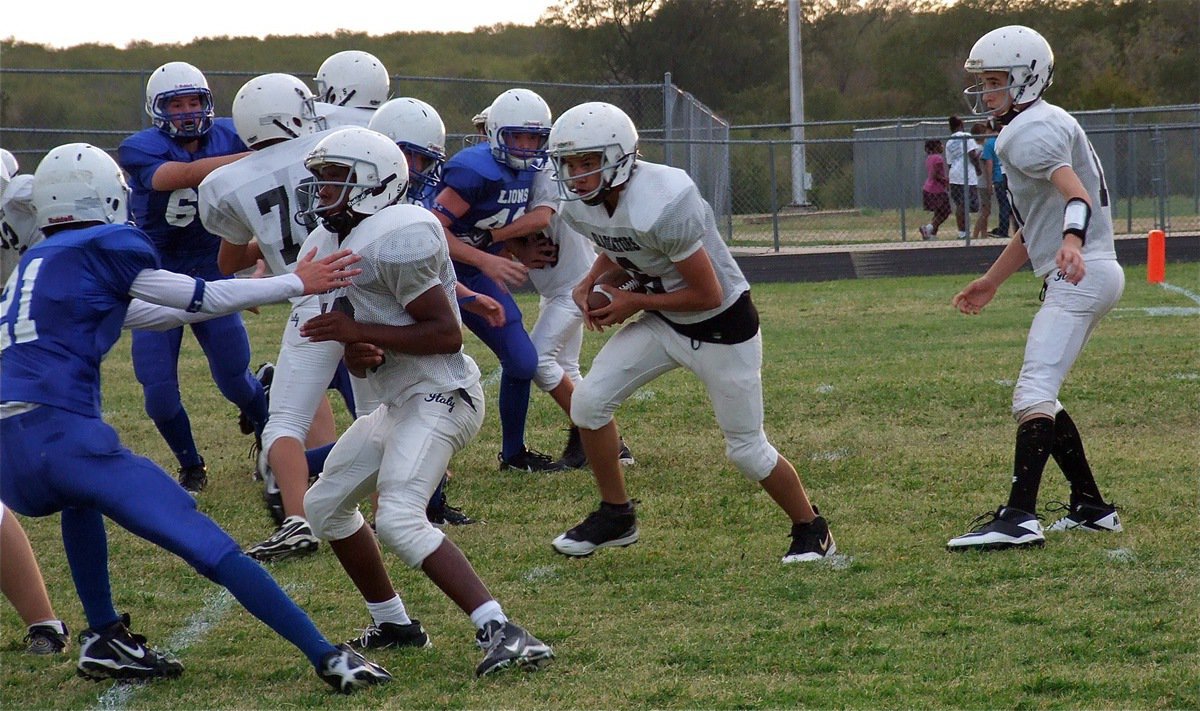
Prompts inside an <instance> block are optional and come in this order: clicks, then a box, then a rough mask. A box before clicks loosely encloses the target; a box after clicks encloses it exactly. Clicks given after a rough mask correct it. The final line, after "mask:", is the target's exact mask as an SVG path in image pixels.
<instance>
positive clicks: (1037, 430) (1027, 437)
mask: <svg viewBox="0 0 1200 711" xmlns="http://www.w3.org/2000/svg"><path fill="white" fill-rule="evenodd" d="M1053 448H1054V420H1052V419H1050V418H1048V417H1035V418H1033V419H1032V420H1026V421H1025V422H1022V423H1021V424H1020V425H1018V426H1017V451H1016V454H1015V455H1014V457H1013V480H1012V490H1011V491H1010V492H1009V494H1008V505H1009V506H1010V507H1011V508H1014V509H1021V510H1022V511H1026V512H1028V513H1033V512H1034V509H1035V508H1036V507H1037V495H1038V487H1039V486H1041V483H1042V471H1043V470H1044V469H1045V468H1046V462H1047V461H1049V459H1050V451H1051V450H1052V449H1053Z"/></svg>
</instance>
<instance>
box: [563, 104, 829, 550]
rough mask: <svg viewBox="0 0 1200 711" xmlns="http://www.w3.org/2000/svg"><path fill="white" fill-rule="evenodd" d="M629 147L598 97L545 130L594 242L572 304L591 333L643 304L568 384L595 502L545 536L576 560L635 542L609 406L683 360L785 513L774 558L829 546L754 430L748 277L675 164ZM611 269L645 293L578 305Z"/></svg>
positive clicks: (728, 439) (567, 212)
mask: <svg viewBox="0 0 1200 711" xmlns="http://www.w3.org/2000/svg"><path fill="white" fill-rule="evenodd" d="M637 144H638V135H637V129H636V128H634V125H633V122H632V121H631V120H630V119H629V116H627V115H626V114H625V112H624V111H622V110H621V109H619V108H617V107H616V106H613V105H612V104H606V103H601V102H591V103H585V104H580V105H579V106H576V107H574V108H572V109H571V110H569V111H567V112H566V113H564V114H563V115H562V116H560V117H559V118H558V121H556V122H555V123H554V128H553V130H551V132H550V142H549V146H548V150H549V152H550V157H551V159H552V161H553V162H554V166H555V168H556V170H557V172H558V179H559V180H560V181H561V182H560V184H561V185H562V186H563V189H562V190H561V193H562V197H563V203H562V206H561V213H560V214H561V215H562V217H563V219H564V220H565V221H566V222H567V224H568V225H570V226H571V227H572V228H574V229H575V230H577V231H579V232H581V233H583V234H586V235H589V236H590V237H591V239H592V241H593V242H595V244H596V246H597V247H599V248H600V254H599V256H597V258H596V261H595V263H594V264H593V265H592V268H591V270H590V271H589V272H588V273H587V275H586V276H585V277H584V278H583V280H582V281H580V282H579V284H578V285H577V286H576V287H575V290H574V298H575V303H576V304H578V305H579V307H580V309H581V310H583V312H584V316H585V320H586V323H587V325H588V326H589V327H590V328H595V329H597V330H602V329H604V328H606V327H609V326H614V325H616V324H618V323H621V322H623V321H625V320H626V319H628V318H629V317H631V316H633V315H634V314H636V313H638V312H639V311H641V312H643V313H642V315H641V316H640V317H638V319H637V320H636V321H634V322H633V323H630V324H627V325H625V326H624V327H622V328H621V330H620V331H618V332H617V333H615V334H614V335H613V336H612V337H611V338H610V339H609V340H608V342H607V343H605V344H604V346H603V347H602V348H601V349H600V352H599V353H598V354H597V355H596V358H595V360H593V361H592V367H591V369H590V370H589V371H588V374H587V375H586V376H585V377H584V378H583V380H582V381H580V383H579V385H578V386H577V387H576V389H575V394H574V396H573V397H572V400H571V420H572V421H573V422H574V423H575V424H576V425H577V426H578V427H579V429H580V433H581V434H582V439H583V449H584V451H585V453H586V454H587V458H588V461H589V462H590V463H591V466H592V473H593V475H594V476H595V478H596V483H597V485H598V487H599V489H600V507H599V508H598V509H597V510H596V511H594V512H592V513H591V514H589V515H588V516H587V518H585V519H584V520H583V521H582V522H581V523H580V524H579V525H577V526H575V527H574V528H571V529H570V530H568V531H567V532H566V533H563V534H562V535H560V536H559V537H558V538H556V539H554V543H553V546H554V549H555V550H556V551H558V552H559V553H562V554H564V555H569V556H586V555H590V554H591V553H592V552H594V551H595V550H596V549H597V548H604V547H608V546H627V545H629V544H631V543H634V542H636V541H637V540H638V529H637V517H636V514H635V512H634V507H633V502H632V501H630V499H629V495H628V493H627V492H626V490H625V478H624V475H623V473H622V471H621V466H620V462H619V461H618V454H617V452H618V439H617V432H616V426H615V425H614V423H613V419H612V418H613V413H614V412H615V411H616V409H617V407H618V406H619V405H620V404H621V402H623V401H624V400H625V398H627V397H629V395H631V394H632V393H633V392H634V391H635V390H636V389H637V388H639V387H640V386H642V385H644V384H646V383H648V382H650V381H651V380H653V379H655V378H657V377H658V376H660V375H662V374H663V373H666V372H667V371H669V370H672V369H674V368H678V367H683V368H687V369H688V370H690V371H692V372H693V373H695V374H696V376H697V377H698V378H700V380H701V381H702V382H703V383H704V385H705V387H706V388H707V390H708V393H709V399H710V401H711V402H712V404H713V411H714V412H715V414H716V417H717V423H718V424H719V425H720V427H721V431H722V433H723V434H724V435H725V454H726V456H727V457H729V459H730V460H731V461H732V462H733V464H734V466H735V467H737V469H738V471H740V472H741V473H742V474H743V475H744V476H746V477H747V478H748V479H750V480H752V481H756V482H758V483H759V484H760V485H761V486H762V487H763V489H765V490H766V491H767V493H768V494H769V495H770V496H771V498H772V499H774V500H775V502H776V503H777V504H778V505H779V506H780V508H782V509H783V510H784V512H785V513H786V514H787V515H788V518H790V519H791V536H792V543H791V546H790V547H789V549H788V551H787V553H786V554H785V555H784V557H783V562H785V563H792V562H799V561H812V560H820V559H822V558H824V557H826V556H829V555H832V554H833V553H834V552H835V550H836V546H835V545H834V541H833V536H832V535H830V533H829V527H828V525H827V524H826V522H825V519H824V518H823V517H821V516H820V515H819V514H818V512H817V511H816V509H815V508H814V507H813V506H812V504H811V503H810V502H809V500H808V496H807V494H806V493H805V491H804V487H803V485H802V484H801V483H800V478H799V476H797V474H796V469H795V467H793V466H792V464H791V462H789V461H788V460H787V459H786V458H785V457H784V456H783V455H781V454H779V452H778V451H776V449H775V448H774V447H773V446H771V443H770V442H768V441H767V436H766V433H765V432H764V431H763V403H762V375H761V367H762V335H761V333H760V332H759V328H758V312H757V311H756V310H755V308H754V304H753V302H751V300H750V286H749V284H748V283H747V282H746V279H745V277H744V276H743V275H742V271H741V269H740V268H739V267H738V265H737V263H736V262H735V261H734V260H733V257H732V255H730V253H729V249H728V248H727V247H726V246H725V243H724V242H723V241H722V239H721V235H720V233H719V232H717V227H716V220H715V219H714V218H713V212H712V208H711V207H710V206H709V205H708V203H706V202H705V201H704V199H703V198H702V197H701V196H700V192H699V190H698V189H697V188H696V184H695V183H693V182H692V179H691V178H690V177H688V175H687V173H685V172H684V171H682V170H679V169H677V168H671V167H669V166H665V165H659V164H657V163H648V162H645V161H640V160H638V159H637V148H638V145H637ZM617 268H623V269H625V271H627V272H629V273H630V274H633V275H634V276H637V277H639V278H640V280H641V281H642V283H644V284H646V285H647V286H646V291H645V292H623V291H618V290H615V289H611V290H609V295H610V298H611V300H610V302H609V303H608V305H606V306H604V307H602V308H598V309H592V310H588V306H587V298H588V295H589V294H590V293H591V292H592V287H593V285H594V284H595V283H596V282H597V280H599V279H600V278H601V276H603V275H605V274H608V273H610V272H613V271H614V270H616V269H617Z"/></svg>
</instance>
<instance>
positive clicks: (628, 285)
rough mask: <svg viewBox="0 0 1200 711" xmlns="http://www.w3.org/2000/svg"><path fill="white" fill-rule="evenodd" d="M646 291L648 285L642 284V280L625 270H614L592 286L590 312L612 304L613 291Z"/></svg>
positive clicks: (589, 297) (588, 300) (589, 299)
mask: <svg viewBox="0 0 1200 711" xmlns="http://www.w3.org/2000/svg"><path fill="white" fill-rule="evenodd" d="M645 290H646V285H645V284H643V283H642V280H641V279H638V278H637V277H636V276H634V275H632V274H630V273H629V272H627V271H625V270H624V269H614V270H613V271H611V272H608V273H607V274H604V275H602V276H601V277H600V278H599V279H597V280H596V283H595V285H594V286H592V293H590V294H588V298H587V307H588V311H595V310H596V309H600V308H604V307H605V306H608V305H609V304H610V303H612V292H613V291H628V292H644V291H645Z"/></svg>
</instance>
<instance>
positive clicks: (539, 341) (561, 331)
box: [493, 166, 634, 469]
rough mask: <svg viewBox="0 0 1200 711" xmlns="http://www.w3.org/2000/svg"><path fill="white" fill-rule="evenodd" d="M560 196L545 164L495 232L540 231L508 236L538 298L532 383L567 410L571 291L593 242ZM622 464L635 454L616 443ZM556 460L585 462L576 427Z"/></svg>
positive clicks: (575, 327)
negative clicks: (564, 210) (516, 213)
mask: <svg viewBox="0 0 1200 711" xmlns="http://www.w3.org/2000/svg"><path fill="white" fill-rule="evenodd" d="M558 208H559V194H558V179H557V173H555V172H554V169H553V167H552V166H546V167H545V168H543V169H542V170H541V171H540V172H539V173H538V174H537V175H536V176H535V177H534V179H533V187H532V191H531V193H530V196H529V206H528V208H527V209H526V211H525V214H524V215H522V216H521V217H519V218H518V219H517V220H515V221H514V222H513V223H512V224H511V225H508V226H507V227H504V228H502V229H500V230H496V231H495V232H493V237H494V238H495V235H496V234H497V233H499V235H500V236H499V237H498V238H497V239H504V238H505V236H506V235H505V233H506V232H510V231H511V232H514V233H517V234H521V233H522V232H525V231H527V229H528V227H527V225H529V224H534V225H537V226H538V227H539V228H540V231H538V232H536V233H535V234H532V235H529V236H527V237H518V238H514V239H508V240H507V241H506V242H505V245H506V246H507V247H508V251H509V253H511V254H512V255H513V256H515V257H516V258H517V259H518V260H520V261H521V263H522V264H524V265H525V266H527V267H529V281H530V283H531V284H533V288H534V290H536V291H537V293H538V296H539V297H540V299H539V301H538V318H537V322H536V323H534V325H533V328H532V329H531V330H530V331H529V338H530V340H532V341H533V345H534V348H536V349H537V354H538V365H537V373H536V374H535V375H534V377H533V383H534V385H536V386H537V387H538V389H539V390H541V391H543V392H546V393H549V394H550V397H551V398H553V399H554V402H556V403H558V406H559V407H561V408H562V409H563V411H564V412H566V413H567V416H568V417H569V416H570V414H571V394H572V393H573V392H574V391H575V384H576V383H578V382H579V380H580V378H581V377H582V375H581V374H580V372H579V351H580V348H581V347H582V346H583V312H582V311H580V310H579V305H578V304H576V303H575V298H574V296H572V291H573V290H574V289H575V285H576V284H578V283H579V282H580V280H582V279H583V277H584V276H585V275H586V274H587V273H588V270H589V269H591V268H592V263H593V262H595V260H596V249H595V247H593V246H592V242H591V240H589V239H588V238H587V237H584V236H583V235H581V234H579V232H577V231H575V230H574V229H572V228H571V226H570V225H568V224H567V223H566V222H565V221H564V220H563V219H562V217H561V216H560V215H559V214H558ZM620 459H621V463H622V464H624V465H626V466H629V465H632V464H634V459H633V454H632V453H631V452H630V451H629V447H627V446H626V445H625V441H624V439H622V440H621V442H620ZM558 462H559V464H561V465H563V466H564V467H566V468H568V469H582V468H584V467H586V466H587V455H586V454H584V451H583V441H582V440H581V439H580V437H579V428H578V427H576V426H574V425H572V426H571V429H570V433H569V435H568V437H567V445H566V447H564V448H563V453H562V456H561V457H560V458H559V460H558Z"/></svg>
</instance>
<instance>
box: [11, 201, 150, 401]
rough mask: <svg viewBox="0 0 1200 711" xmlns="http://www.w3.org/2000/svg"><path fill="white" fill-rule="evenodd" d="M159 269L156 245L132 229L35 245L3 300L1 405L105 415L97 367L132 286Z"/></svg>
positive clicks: (79, 233)
mask: <svg viewBox="0 0 1200 711" xmlns="http://www.w3.org/2000/svg"><path fill="white" fill-rule="evenodd" d="M157 268H159V260H158V254H157V253H156V252H155V250H154V245H152V244H151V243H150V240H149V239H148V238H147V237H146V235H145V234H144V233H142V231H141V230H139V229H137V228H135V227H132V226H130V225H99V226H95V227H85V228H83V229H77V230H70V229H68V230H63V231H61V232H58V233H57V234H55V235H53V236H51V237H50V238H48V239H46V240H44V241H42V242H41V243H39V244H37V245H34V246H33V247H30V248H29V250H28V251H26V252H25V254H24V255H22V257H21V262H20V264H19V265H18V266H17V269H16V270H15V271H14V272H13V275H12V277H10V278H9V280H8V283H7V284H6V285H5V287H4V296H3V301H2V302H0V399H3V401H5V402H9V401H15V402H36V403H41V404H43V405H53V406H55V407H60V408H63V409H64V410H70V411H71V412H76V413H79V414H81V415H87V416H91V417H100V361H101V360H103V359H104V355H105V354H106V353H108V351H109V349H110V348H112V346H113V344H114V343H116V342H117V339H118V338H120V336H121V325H122V324H123V323H124V321H125V311H126V310H127V309H128V308H129V302H130V299H131V298H132V297H130V296H129V289H130V285H131V284H132V283H133V280H134V279H135V278H137V275H138V274H139V273H141V272H142V271H143V270H145V269H157Z"/></svg>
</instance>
